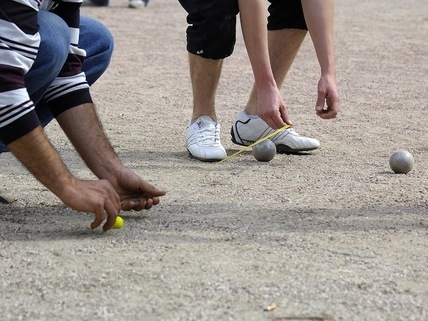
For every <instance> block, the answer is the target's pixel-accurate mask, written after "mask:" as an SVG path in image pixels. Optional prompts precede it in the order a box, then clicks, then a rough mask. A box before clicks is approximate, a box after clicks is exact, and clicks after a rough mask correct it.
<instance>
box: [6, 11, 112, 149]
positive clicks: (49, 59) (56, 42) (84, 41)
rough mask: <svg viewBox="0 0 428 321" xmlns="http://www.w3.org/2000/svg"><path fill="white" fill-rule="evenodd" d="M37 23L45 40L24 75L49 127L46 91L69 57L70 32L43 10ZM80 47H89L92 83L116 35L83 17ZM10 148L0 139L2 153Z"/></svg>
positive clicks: (103, 67) (101, 70)
mask: <svg viewBox="0 0 428 321" xmlns="http://www.w3.org/2000/svg"><path fill="white" fill-rule="evenodd" d="M38 22H39V26H40V36H41V39H42V42H41V44H40V50H39V54H38V56H37V59H36V61H35V62H34V64H33V66H32V68H31V69H30V71H29V72H28V73H27V74H26V75H25V84H26V87H27V90H28V93H29V95H30V98H31V99H32V100H33V101H34V103H36V112H37V115H38V117H39V119H40V123H41V124H42V125H43V126H46V125H47V124H48V123H49V122H50V121H51V120H52V119H53V116H52V114H51V112H50V111H49V108H48V106H47V104H46V102H45V101H44V99H43V94H44V93H45V91H46V89H47V88H48V87H49V85H50V84H51V83H52V81H53V80H54V79H55V77H56V76H57V75H58V73H59V72H60V70H61V68H62V66H63V65H64V62H65V60H66V59H67V56H68V52H69V43H70V32H69V29H68V26H67V25H66V24H65V22H64V21H63V20H62V19H61V18H59V17H58V16H57V15H55V14H53V13H49V12H46V11H40V12H39V14H38ZM79 47H80V48H83V49H85V50H86V59H85V61H84V63H83V71H84V72H85V74H86V79H87V81H88V83H89V85H92V84H93V83H94V82H95V81H96V80H97V79H98V78H99V77H100V76H101V75H102V74H103V73H104V71H105V70H106V69H107V67H108V65H109V64H110V61H111V56H112V53H113V48H114V42H113V37H112V35H111V33H110V31H109V30H108V29H107V28H106V27H105V26H104V25H102V24H101V23H99V22H98V21H96V20H94V19H91V18H88V17H81V20H80V38H79ZM7 151H8V149H7V147H6V146H5V145H4V144H3V143H2V142H1V141H0V153H2V152H7Z"/></svg>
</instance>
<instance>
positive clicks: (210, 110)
mask: <svg viewBox="0 0 428 321" xmlns="http://www.w3.org/2000/svg"><path fill="white" fill-rule="evenodd" d="M189 65H190V78H191V81H192V89H193V114H192V122H194V121H195V120H196V119H197V118H199V117H200V116H210V117H211V119H212V120H213V121H217V116H216V113H215V95H216V91H217V85H218V83H219V80H220V74H221V68H222V65H223V60H212V59H205V58H202V57H199V56H197V55H194V54H191V53H189Z"/></svg>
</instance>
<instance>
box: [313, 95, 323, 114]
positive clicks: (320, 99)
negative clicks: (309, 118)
mask: <svg viewBox="0 0 428 321" xmlns="http://www.w3.org/2000/svg"><path fill="white" fill-rule="evenodd" d="M324 102H325V97H324V95H321V94H318V99H317V103H316V105H315V110H316V111H322V110H323V109H324Z"/></svg>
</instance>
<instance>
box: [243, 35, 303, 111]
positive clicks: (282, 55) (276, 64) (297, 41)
mask: <svg viewBox="0 0 428 321" xmlns="http://www.w3.org/2000/svg"><path fill="white" fill-rule="evenodd" d="M306 33H307V31H305V30H299V29H281V30H271V31H269V32H268V41H269V57H270V62H271V66H272V71H273V76H274V78H275V81H276V84H277V86H278V88H281V87H282V84H283V82H284V79H285V76H286V75H287V73H288V71H289V70H290V67H291V64H292V63H293V61H294V58H295V57H296V54H297V52H298V51H299V48H300V46H301V44H302V43H303V40H304V39H305V36H306ZM256 107H257V92H256V89H255V87H254V86H253V89H252V91H251V95H250V98H249V100H248V102H247V105H246V107H245V112H246V113H247V114H250V115H256V114H257V111H256Z"/></svg>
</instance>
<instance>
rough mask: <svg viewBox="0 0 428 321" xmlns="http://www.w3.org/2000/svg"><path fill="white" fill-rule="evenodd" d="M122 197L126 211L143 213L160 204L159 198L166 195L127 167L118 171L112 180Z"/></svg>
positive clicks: (122, 203)
mask: <svg viewBox="0 0 428 321" xmlns="http://www.w3.org/2000/svg"><path fill="white" fill-rule="evenodd" d="M110 180H111V183H112V185H113V186H114V188H115V190H116V192H117V193H118V194H119V197H120V206H121V209H122V210H124V211H130V210H135V211H141V210H143V209H146V210H148V209H150V208H151V207H152V206H153V205H157V204H159V197H160V196H163V195H165V194H166V192H165V191H164V190H160V189H157V188H156V187H154V186H153V185H151V184H149V183H147V182H146V181H144V180H143V179H142V178H141V177H140V176H138V175H137V174H135V173H134V172H132V171H131V170H129V169H128V168H126V167H122V169H120V170H119V169H117V170H116V171H115V173H114V177H113V178H111V179H110Z"/></svg>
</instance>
